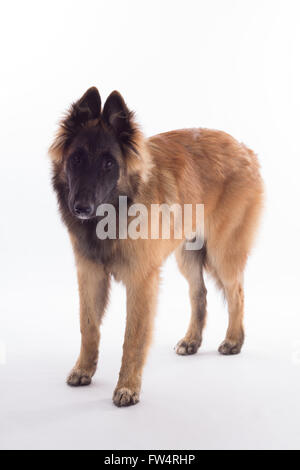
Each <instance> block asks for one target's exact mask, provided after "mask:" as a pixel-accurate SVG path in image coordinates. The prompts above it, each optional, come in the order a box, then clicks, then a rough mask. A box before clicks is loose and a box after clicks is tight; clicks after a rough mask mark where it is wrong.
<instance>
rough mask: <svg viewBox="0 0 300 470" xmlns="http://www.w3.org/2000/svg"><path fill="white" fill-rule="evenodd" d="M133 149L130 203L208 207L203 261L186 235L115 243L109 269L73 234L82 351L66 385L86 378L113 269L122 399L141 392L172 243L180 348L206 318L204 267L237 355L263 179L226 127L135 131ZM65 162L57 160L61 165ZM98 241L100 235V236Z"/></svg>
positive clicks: (195, 340) (58, 156)
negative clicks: (121, 289) (180, 305)
mask: <svg viewBox="0 0 300 470" xmlns="http://www.w3.org/2000/svg"><path fill="white" fill-rule="evenodd" d="M61 143H62V137H61V134H59V137H58V140H57V141H56V143H54V145H53V146H52V149H51V155H52V159H53V161H54V164H55V165H61V162H62V145H61ZM136 144H137V148H138V154H135V153H134V152H133V153H132V154H131V155H130V158H129V160H127V162H128V163H127V166H124V168H123V172H122V173H121V176H120V180H119V188H121V189H123V190H124V188H128V187H129V186H130V182H129V179H128V178H129V176H130V177H135V176H139V177H141V179H142V184H141V186H140V189H139V192H138V195H137V196H136V198H135V200H134V202H135V203H142V204H144V205H146V206H147V207H148V208H150V205H151V204H161V203H168V204H173V203H179V204H181V205H183V204H199V203H202V204H204V205H205V246H206V248H205V249H206V256H205V260H204V258H202V257H201V256H199V253H198V254H197V253H195V252H194V253H192V254H190V253H191V252H190V253H187V252H184V250H183V243H184V240H175V239H174V238H172V239H171V240H141V239H140V240H130V239H128V240H119V241H118V242H117V243H116V247H115V256H114V258H113V260H112V261H111V262H110V263H108V264H107V265H106V266H101V265H96V264H94V263H92V262H89V261H87V260H85V259H83V258H82V257H81V255H80V254H79V250H78V246H77V245H76V241H74V240H73V246H74V251H75V256H76V260H77V268H78V281H79V291H80V297H81V331H82V349H81V354H80V358H79V360H78V362H77V365H76V366H75V368H74V370H73V371H72V373H71V376H70V378H69V382H70V383H71V384H73V382H74V383H75V384H80V381H83V384H84V383H89V382H90V379H91V377H92V375H93V374H94V372H95V369H96V362H97V358H98V343H99V332H98V328H99V325H100V321H101V318H102V316H103V312H104V310H105V306H106V300H107V295H108V286H109V277H110V275H111V274H112V275H113V276H114V277H115V278H116V279H117V280H118V281H122V282H123V283H124V284H125V286H126V289H127V326H126V334H125V342H124V353H123V360H122V367H121V371H120V376H119V381H118V385H117V388H116V390H115V393H114V402H115V404H116V405H118V406H123V405H129V404H134V403H136V402H137V401H138V399H139V392H140V386H141V375H142V369H143V365H144V362H145V359H146V353H147V349H148V346H149V343H150V339H151V331H152V324H153V318H154V315H155V310H156V299H157V290H158V284H159V270H160V267H161V265H162V263H163V262H164V261H165V259H166V258H167V257H168V256H169V255H170V254H171V253H172V252H173V251H175V250H176V254H177V260H178V263H179V266H180V269H181V271H182V272H183V274H184V275H185V277H186V278H187V280H188V282H189V284H190V298H191V305H192V318H191V323H190V327H189V329H188V332H187V334H186V336H185V338H184V339H183V340H182V341H181V342H180V343H179V344H178V346H177V352H178V353H179V354H192V353H194V352H196V351H197V350H198V348H199V346H200V344H201V341H202V330H203V328H204V325H205V317H206V288H205V285H204V281H203V269H204V268H206V269H207V270H208V271H209V272H210V273H211V275H212V276H213V277H214V278H215V280H216V282H217V284H218V285H219V286H220V287H221V288H222V289H223V291H224V293H225V296H226V298H227V301H228V308H229V327H228V331H227V335H226V338H225V341H224V342H223V343H222V345H221V346H220V349H219V350H220V352H221V353H222V354H235V353H238V352H239V351H240V349H241V347H242V344H243V340H244V331H243V315H244V294H243V271H244V268H245V264H246V260H247V257H248V255H249V251H250V249H251V246H252V242H253V237H254V234H255V231H256V228H257V225H258V219H259V215H260V212H261V207H262V200H263V185H262V180H261V177H260V174H259V165H258V162H257V158H256V156H255V155H254V153H253V152H252V151H251V150H249V149H248V148H246V147H245V146H244V145H243V144H240V143H238V142H237V141H236V140H234V139H233V138H232V137H230V136H229V135H227V134H225V133H224V132H220V131H214V130H207V129H187V130H179V131H173V132H168V133H165V134H160V135H157V136H154V137H151V138H150V139H148V140H146V139H144V138H143V136H142V134H141V133H140V132H138V134H137V142H136ZM62 167H63V165H61V168H62ZM61 171H62V172H63V169H61ZM99 243H100V242H99Z"/></svg>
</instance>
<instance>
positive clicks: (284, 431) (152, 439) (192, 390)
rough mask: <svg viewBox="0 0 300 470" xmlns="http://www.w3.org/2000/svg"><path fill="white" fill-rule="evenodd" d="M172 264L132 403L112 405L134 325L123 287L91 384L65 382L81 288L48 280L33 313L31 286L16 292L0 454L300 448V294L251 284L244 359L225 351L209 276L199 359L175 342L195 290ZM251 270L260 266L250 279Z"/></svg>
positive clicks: (221, 312) (0, 404) (8, 328)
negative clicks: (127, 328)
mask: <svg viewBox="0 0 300 470" xmlns="http://www.w3.org/2000/svg"><path fill="white" fill-rule="evenodd" d="M174 267H175V266H174V260H172V259H171V260H170V261H169V262H168V264H167V267H166V269H165V272H164V275H165V276H167V274H168V273H171V272H172V273H173V277H172V278H171V279H170V280H168V278H166V277H165V282H164V283H163V286H162V293H161V297H160V307H159V315H158V319H157V322H156V333H155V340H154V344H153V348H152V350H151V353H150V357H149V360H148V364H147V367H146V370H145V375H144V382H143V392H142V396H141V402H140V403H139V404H138V405H137V406H135V407H131V408H128V409H118V408H115V407H114V406H113V404H112V401H111V396H112V392H113V389H114V386H115V383H116V380H117V374H118V368H119V365H120V359H121V346H122V335H123V328H124V315H125V309H124V301H125V294H124V292H123V289H122V288H121V286H114V289H113V292H112V304H111V307H110V309H109V311H108V314H107V316H106V319H105V322H104V326H103V340H102V348H101V361H100V367H99V370H98V372H97V374H96V376H95V380H94V383H93V384H92V386H90V387H87V388H82V389H72V388H69V387H67V386H66V385H65V383H64V380H65V377H66V374H67V372H68V371H69V369H70V368H71V366H72V365H73V362H74V361H75V359H76V354H77V352H78V341H79V330H78V324H77V323H78V321H77V315H76V310H77V298H76V296H75V295H73V292H74V290H72V291H71V290H69V289H68V288H67V292H65V289H64V286H63V285H61V283H60V279H58V282H57V283H54V284H53V285H52V286H51V289H52V294H51V293H49V286H48V287H47V288H44V290H43V289H42V287H41V286H40V287H39V288H37V291H38V292H37V295H38V299H39V302H40V305H38V304H36V305H35V304H34V303H33V304H32V305H31V307H30V310H29V308H28V305H30V303H29V302H26V298H27V296H31V298H34V295H33V291H32V289H33V287H29V284H28V285H27V288H20V289H19V291H18V292H17V293H16V292H13V293H11V301H12V302H11V304H10V309H11V312H9V313H10V315H9V316H7V317H6V320H7V322H6V324H5V325H4V326H5V328H4V329H3V328H2V332H3V331H5V333H6V339H7V340H8V341H7V344H6V346H7V358H6V364H5V365H2V366H0V375H1V401H0V416H1V419H0V448H1V449H20V448H21V449H254V448H255V449H293V448H298V449H299V448H300V429H299V422H300V407H299V396H300V360H299V357H300V345H299V344H298V341H297V339H298V338H299V332H298V331H295V330H294V329H293V324H295V323H294V322H295V320H296V318H297V314H296V312H294V311H293V305H295V303H296V298H295V297H292V296H291V297H289V299H288V303H286V299H285V297H284V296H283V297H281V295H280V292H279V291H278V290H277V293H276V298H275V297H274V300H273V301H272V297H270V292H269V293H268V296H269V297H268V298H267V297H264V295H265V294H264V292H265V289H264V288H263V287H259V285H253V286H252V287H251V289H248V302H247V310H248V317H247V322H246V324H247V336H248V338H247V342H246V344H245V348H244V351H243V354H241V355H240V356H236V357H222V356H220V355H218V354H217V352H216V349H217V346H218V343H219V342H221V340H222V336H223V334H224V330H225V326H226V321H225V320H226V311H225V305H223V303H222V300H220V296H219V294H217V292H216V291H215V289H214V286H213V285H212V284H211V283H210V282H208V287H209V313H210V316H209V321H208V326H207V330H206V335H205V341H204V345H203V348H202V350H201V351H200V352H199V353H198V354H197V355H195V356H193V357H179V356H176V354H175V353H174V351H173V349H172V347H173V346H174V344H175V343H176V341H177V340H178V339H180V336H182V333H183V331H184V329H185V326H186V324H187V321H188V311H186V312H185V311H182V310H185V309H186V310H188V296H187V286H186V285H185V282H184V281H183V280H182V278H181V277H180V276H179V274H178V275H177V273H176V271H174ZM252 275H253V273H251V270H250V272H249V278H250V281H251V279H252ZM25 284H26V283H25ZM66 284H67V287H68V286H69V284H70V283H66ZM275 290H276V289H275ZM291 291H292V289H291ZM254 292H255V294H256V296H254ZM274 292H275V291H274ZM8 297H9V295H8ZM42 299H43V300H42ZM251 299H252V300H251ZM253 299H256V300H255V302H254V301H253ZM43 302H44V305H43ZM16 305H18V313H17V314H16V315H15V316H14V314H13V312H14V309H15V307H16ZM22 305H23V310H22ZM268 305H269V307H268ZM284 305H285V308H286V312H285V313H284V314H282V311H283V306H284ZM268 308H269V310H268ZM2 327H3V324H2ZM3 339H4V337H3Z"/></svg>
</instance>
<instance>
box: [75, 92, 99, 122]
mask: <svg viewBox="0 0 300 470" xmlns="http://www.w3.org/2000/svg"><path fill="white" fill-rule="evenodd" d="M100 113H101V98H100V95H99V91H98V90H97V88H96V87H91V88H89V89H88V90H87V91H86V92H85V94H84V95H83V96H82V97H81V98H80V100H78V101H77V102H76V103H74V104H73V106H72V109H71V112H70V115H69V120H70V124H71V123H72V124H73V125H75V126H76V125H82V124H84V123H86V122H87V121H90V120H92V119H97V118H98V117H100Z"/></svg>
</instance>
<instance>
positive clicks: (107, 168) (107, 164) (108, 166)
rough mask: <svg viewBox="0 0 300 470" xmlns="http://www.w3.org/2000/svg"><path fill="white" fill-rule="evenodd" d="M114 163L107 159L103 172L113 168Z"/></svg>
mask: <svg viewBox="0 0 300 470" xmlns="http://www.w3.org/2000/svg"><path fill="white" fill-rule="evenodd" d="M114 163H115V162H114V160H113V159H112V158H107V159H106V160H105V162H104V164H103V167H104V170H110V169H111V168H112V167H113V166H114Z"/></svg>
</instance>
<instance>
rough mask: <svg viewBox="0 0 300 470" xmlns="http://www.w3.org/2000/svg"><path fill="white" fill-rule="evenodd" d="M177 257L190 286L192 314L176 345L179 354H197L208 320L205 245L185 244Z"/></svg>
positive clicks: (179, 249) (178, 251)
mask: <svg viewBox="0 0 300 470" xmlns="http://www.w3.org/2000/svg"><path fill="white" fill-rule="evenodd" d="M176 259H177V263H178V266H179V269H180V271H181V273H182V274H183V275H184V277H185V278H186V279H187V281H188V283H189V287H190V300H191V307H192V316H191V320H190V325H189V328H188V331H187V333H186V335H185V337H184V338H183V339H182V340H181V341H179V343H178V344H177V346H176V353H177V354H179V355H190V354H195V353H196V352H197V351H198V349H199V348H200V346H201V343H202V332H203V328H204V326H205V320H206V294H207V291H206V287H205V283H204V279H203V267H204V263H205V247H203V248H202V249H201V250H195V251H192V250H186V249H185V244H183V245H182V246H180V247H179V248H178V249H177V251H176Z"/></svg>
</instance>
